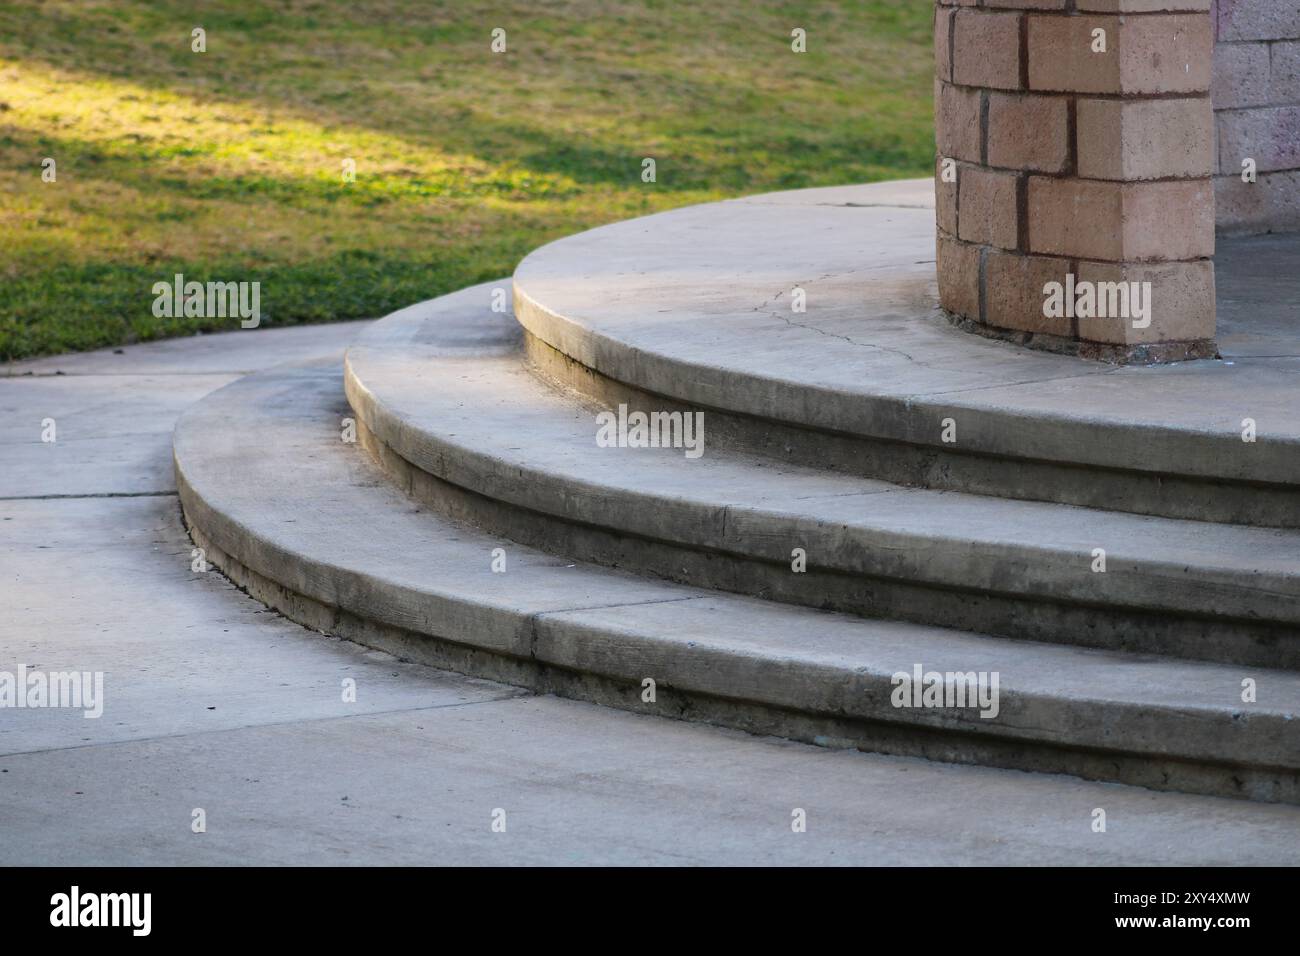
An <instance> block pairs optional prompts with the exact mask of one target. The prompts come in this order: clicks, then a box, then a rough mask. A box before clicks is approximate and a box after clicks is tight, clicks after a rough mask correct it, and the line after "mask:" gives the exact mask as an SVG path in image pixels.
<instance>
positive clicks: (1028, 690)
mask: <svg viewBox="0 0 1300 956" xmlns="http://www.w3.org/2000/svg"><path fill="white" fill-rule="evenodd" d="M348 414H349V410H348V408H347V406H346V404H344V402H343V398H342V394H341V382H340V375H339V371H338V369H337V368H336V367H333V366H328V365H325V366H310V367H298V368H291V369H280V370H275V371H271V372H264V373H259V374H256V375H252V376H249V377H247V378H245V379H242V380H240V381H238V382H235V383H233V384H231V385H228V386H226V387H225V388H223V389H221V390H220V391H218V392H216V393H213V394H212V395H211V396H210V397H209V398H208V399H206V400H205V401H203V402H201V403H199V404H198V405H196V406H194V407H193V408H191V409H190V410H189V411H188V412H186V413H185V415H184V416H183V417H182V418H181V420H180V421H179V423H178V425H177V429H176V436H175V464H176V470H177V483H178V487H179V489H180V495H181V501H182V505H183V507H184V509H185V512H186V516H187V520H188V521H189V523H190V524H191V526H192V528H194V529H195V531H196V532H197V533H198V534H200V535H201V537H202V539H203V540H207V541H211V542H212V543H213V545H214V549H215V553H216V554H217V555H224V556H228V557H229V558H230V559H233V561H234V562H237V563H238V564H239V565H240V566H242V567H243V568H246V569H250V570H252V571H253V572H255V573H256V574H260V575H263V576H265V578H267V579H268V580H270V581H272V582H274V584H275V585H276V586H278V587H280V588H283V589H285V590H286V591H288V592H291V593H292V594H295V595H301V596H303V597H305V598H307V599H309V600H311V601H313V602H317V603H319V604H320V605H323V606H326V607H329V608H333V609H335V610H337V611H342V612H346V613H348V614H351V615H355V616H357V617H359V618H362V619H365V620H368V621H373V622H377V623H379V624H382V625H385V626H388V627H393V628H398V629H401V630H403V631H404V632H408V633H411V634H414V635H416V636H417V637H425V638H428V639H437V640H444V641H450V642H453V643H456V644H458V645H463V646H472V647H475V648H477V649H480V650H482V651H486V652H488V653H490V654H492V655H501V656H505V657H510V658H515V659H519V660H525V661H530V662H533V663H535V664H539V665H545V666H548V667H554V668H560V669H563V670H565V671H569V672H578V673H587V674H596V675H601V676H604V677H608V678H611V679H614V680H616V681H620V682H623V683H625V684H626V686H627V691H626V693H627V696H628V706H629V709H637V707H638V705H637V704H636V703H635V701H636V700H637V699H639V694H640V688H641V681H642V679H643V677H645V676H646V675H649V674H653V675H655V676H656V678H657V679H658V680H659V681H660V682H661V683H662V684H663V685H664V686H666V687H674V688H678V689H681V690H682V691H683V692H689V693H695V694H700V695H705V696H708V697H719V698H731V699H739V700H744V701H749V702H754V703H757V704H760V705H763V706H766V707H771V708H777V709H780V710H782V711H805V712H812V713H822V714H830V715H835V716H836V717H837V718H838V719H859V720H866V721H877V722H886V723H893V724H907V725H911V726H915V727H918V728H920V727H923V728H927V729H929V730H935V731H943V732H954V733H956V734H957V735H958V736H959V737H960V736H961V735H969V736H971V737H974V738H993V737H999V738H1003V739H1008V740H1011V741H1015V742H1016V746H1017V747H1018V748H1023V747H1030V746H1033V745H1041V746H1046V747H1058V748H1059V747H1065V748H1072V749H1073V748H1083V749H1087V750H1090V751H1098V752H1101V753H1103V754H1116V753H1122V754H1137V755H1142V757H1143V759H1148V758H1149V759H1157V758H1158V759H1161V760H1163V759H1165V758H1169V759H1173V760H1177V761H1192V762H1197V761H1201V762H1206V763H1208V764H1213V765H1216V766H1222V767H1229V766H1230V767H1232V768H1237V769H1234V770H1233V771H1232V773H1236V774H1238V775H1240V774H1241V771H1240V768H1243V767H1245V768H1252V767H1253V768H1261V767H1263V768H1268V767H1273V768H1284V770H1285V772H1286V773H1287V774H1292V771H1294V769H1295V768H1297V767H1300V723H1298V722H1297V721H1296V720H1295V719H1294V716H1295V714H1296V713H1300V675H1296V674H1293V673H1288V672H1283V671H1269V672H1262V673H1258V674H1256V675H1255V676H1257V677H1258V680H1259V685H1260V691H1259V697H1258V699H1259V701H1260V703H1258V704H1250V705H1242V704H1241V702H1240V696H1239V694H1240V681H1241V677H1242V672H1241V669H1240V668H1234V667H1225V666H1220V665H1214V664H1207V663H1194V662H1186V661H1177V660H1170V659H1162V658H1143V657H1138V656H1134V655H1124V654H1115V653H1108V652H1102V651H1093V650H1083V649H1078V648H1068V647H1060V646H1054V645H1049V644H1034V643H1029V642H1022V641H1008V640H1001V639H997V638H991V637H986V636H982V635H975V634H968V633H962V632H957V631H951V630H945V629H940V628H932V627H922V626H917V625H912V624H906V623H899V622H882V621H869V620H862V619H859V618H854V617H849V616H844V615H837V614H830V613H825V612H817V611H812V610H807V609H801V608H796V607H789V606H783V605H779V604H773V603H769V602H763V601H758V600H753V599H748V598H741V597H732V596H728V595H720V594H715V593H712V592H708V591H701V590H697V589H692V588H686V587H681V586H677V585H671V584H666V583H661V582H658V581H649V580H645V579H641V578H637V577H634V576H631V575H628V574H625V573H621V572H617V571H611V570H606V569H600V568H593V567H589V566H585V565H580V564H575V563H572V562H569V561H565V560H563V559H560V558H557V557H555V556H552V555H547V554H543V553H540V552H536V551H533V550H530V549H528V548H523V547H520V546H517V545H514V544H513V543H511V542H509V541H504V540H502V539H500V538H496V537H493V536H489V535H485V534H483V533H481V532H478V531H475V530H473V529H471V528H468V527H465V526H462V525H459V524H456V523H453V522H451V521H448V520H446V519H444V518H442V517H440V516H438V515H435V514H431V513H429V512H428V511H427V510H426V509H423V508H421V507H419V506H418V505H417V504H416V503H415V502H414V501H412V500H411V499H409V498H407V497H406V496H404V495H403V494H401V493H400V492H399V491H398V490H397V489H396V488H395V487H392V486H390V485H389V484H388V483H387V481H386V480H385V478H384V476H383V474H382V472H381V471H380V470H379V469H378V468H377V467H376V466H375V465H374V463H373V462H372V461H371V460H370V459H369V457H368V456H367V455H366V453H365V451H364V450H363V449H362V448H360V447H358V446H357V445H355V444H349V443H346V442H344V441H341V440H340V422H341V420H342V419H343V418H345V417H347V415H348ZM250 436H256V440H255V441H254V440H250ZM498 547H504V548H505V549H506V553H507V555H508V562H509V564H508V570H507V573H504V574H497V573H493V572H492V570H491V567H490V565H491V561H492V552H493V549H494V548H498ZM217 560H218V562H220V560H221V558H220V557H217ZM916 663H920V664H922V665H923V666H924V668H925V669H926V670H939V671H947V670H962V671H965V670H976V671H979V670H995V669H996V670H998V671H999V672H1000V675H1001V678H1000V680H1001V706H1000V714H999V716H998V717H997V718H996V719H991V720H989V719H983V718H980V717H979V716H978V713H976V712H975V711H974V710H971V709H966V710H963V709H942V708H941V709H911V708H902V709H899V708H894V707H893V706H891V705H890V703H889V694H890V690H891V684H890V676H891V675H892V674H893V673H894V672H896V671H910V670H911V669H912V667H913V665H914V664H916ZM957 759H959V758H957ZM1107 759H1111V758H1107ZM1225 772H1227V771H1225ZM1292 775H1293V774H1292ZM1289 779H1290V777H1288V780H1289ZM1260 786H1262V787H1263V788H1264V790H1266V791H1268V793H1274V791H1273V790H1271V789H1269V786H1268V785H1263V784H1261V785H1260ZM1288 787H1290V789H1287V788H1288ZM1293 790H1294V783H1293V782H1292V783H1289V784H1286V785H1285V786H1283V787H1282V789H1281V791H1280V792H1283V793H1286V794H1290V793H1292V791H1293ZM1253 795H1259V794H1258V793H1255V794H1253ZM1264 798H1265V799H1275V798H1277V797H1276V795H1274V796H1269V795H1268V794H1265V795H1264ZM1282 798H1283V799H1290V798H1289V797H1285V796H1284V797H1282Z"/></svg>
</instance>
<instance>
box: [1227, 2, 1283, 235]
mask: <svg viewBox="0 0 1300 956" xmlns="http://www.w3.org/2000/svg"><path fill="white" fill-rule="evenodd" d="M1212 21H1213V23H1214V27H1215V38H1216V42H1215V44H1214V82H1213V86H1212V94H1211V95H1212V99H1213V101H1214V122H1215V135H1216V143H1217V146H1216V150H1215V156H1214V164H1215V168H1214V171H1215V174H1216V175H1215V180H1214V190H1215V196H1216V201H1217V207H1218V227H1219V231H1220V232H1225V233H1232V234H1250V233H1260V232H1274V231H1288V230H1298V229H1300V0H1217V3H1215V5H1214V9H1213V13H1212ZM1247 159H1249V160H1253V161H1254V165H1255V181H1254V182H1247V181H1245V180H1244V179H1243V172H1244V169H1243V161H1244V160H1247Z"/></svg>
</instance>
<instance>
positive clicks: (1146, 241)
mask: <svg viewBox="0 0 1300 956" xmlns="http://www.w3.org/2000/svg"><path fill="white" fill-rule="evenodd" d="M1028 206H1029V208H1028V221H1029V242H1030V250H1031V251H1032V252H1038V253H1046V254H1049V255H1059V256H1078V257H1081V258H1086V259H1105V260H1109V261H1112V262H1120V261H1138V260H1165V259H1168V260H1172V259H1198V258H1201V257H1204V256H1210V255H1213V254H1214V196H1213V192H1212V188H1211V186H1210V181H1209V180H1208V179H1189V180H1174V181H1168V182H1155V183H1119V182H1102V181H1098V180H1091V179H1054V178H1048V177H1044V176H1031V177H1030V179H1029V188H1028Z"/></svg>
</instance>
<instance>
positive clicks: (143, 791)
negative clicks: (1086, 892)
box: [0, 324, 1300, 864]
mask: <svg viewBox="0 0 1300 956" xmlns="http://www.w3.org/2000/svg"><path fill="white" fill-rule="evenodd" d="M357 329H358V326H357V325H356V324H349V325H334V326H323V327H307V328H295V329H286V330H267V331H250V332H235V333H231V334H228V335H222V336H206V337H201V338H188V339H180V340H174V341H170V342H165V343H158V344H151V345H144V346H135V347H129V348H126V349H123V350H120V351H119V352H113V351H106V352H98V353H91V354H86V355H78V356H66V357H61V358H55V359H45V360H40V361H36V362H30V363H24V364H20V365H14V366H10V367H7V368H6V369H4V370H3V373H2V374H3V375H5V376H6V377H0V412H2V413H3V414H2V415H0V589H2V593H3V597H4V606H5V613H4V614H3V615H0V671H9V672H14V673H17V672H18V671H19V670H20V669H21V668H22V667H24V666H26V667H28V668H30V669H32V670H43V671H59V670H79V671H96V670H102V671H104V672H105V688H104V689H105V706H104V713H103V716H102V717H100V718H99V719H96V720H87V719H84V718H83V717H82V716H81V712H80V711H74V710H58V709H3V710H0V863H2V864H19V863H25V864H145V863H152V864H188V863H231V864H235V863H264V864H271V863H310V864H336V863H424V864H474V863H495V864H512V863H627V864H640V863H652V864H674V863H720V864H729V863H759V864H764V863H789V864H801V863H802V864H836V863H860V864H976V863H983V864H997V863H1009V864H1028V863H1068V864H1108V863H1110V864H1114V863H1123V864H1140V863H1213V864H1256V863H1270V864H1286V863H1295V862H1297V860H1300V809H1298V808H1295V807H1287V806H1278V805H1263V804H1252V803H1245V802H1239V801H1231V800H1223V799H1216V798H1207V797H1193V796H1184V795H1179V794H1168V793H1155V792H1151V791H1146V790H1141V789H1136V788H1129V787H1123V786H1116V785H1106V784H1095V783H1087V782H1083V781H1079V780H1076V779H1073V778H1068V777H1054V776H1047V775H1038V774H1025V773H1018V772H1012V771H999V770H988V769H982V768H976V767H958V766H951V765H944V764H937V763H929V762H925V761H921V760H913V759H906V758H892V757H880V756H875V755H867V754H858V753H852V752H846V751H830V750H821V749H818V748H814V747H809V746H804V745H799V744H792V743H788V742H784V741H780V740H774V739H767V738H759V737H751V736H747V735H745V734H742V733H737V732H731V731H722V730H716V729H713V728H709V727H704V726H699V725H694V724H685V723H677V722H672V721H666V720H661V719H657V718H652V717H643V716H636V715H633V714H628V713H623V712H619V711H613V710H607V709H603V708H600V707H596V706H592V705H587V704H582V703H576V702H573V701H568V700H561V699H557V698H553V697H539V696H535V695H531V694H528V693H526V692H523V691H520V690H518V689H516V688H511V687H507V686H504V685H500V684H493V683H489V682H485V681H478V680H470V679H467V678H464V677H460V676H458V675H455V674H448V673H443V672H439V671H433V670H430V669H427V668H423V667H420V666H417V665H412V664H404V663H401V662H399V661H397V660H395V659H394V658H391V657H389V656H387V655H384V654H380V653H376V652H371V651H367V650H365V649H363V648H360V647H358V646H356V645H352V644H348V643H346V642H341V641H337V640H332V639H329V638H325V637H322V636H321V635H319V634H316V633H313V632H310V631H307V630H304V629H303V628H300V627H298V626H297V625H293V624H290V623H288V622H286V621H285V620H283V619H282V618H280V617H279V616H278V615H276V614H274V613H272V612H270V611H267V610H266V609H265V608H264V607H263V606H262V605H260V604H258V603H257V602H255V601H253V600H252V599H251V598H249V597H247V596H245V595H244V594H242V593H240V592H239V591H238V590H236V589H235V588H234V587H233V586H232V585H230V584H229V583H228V582H227V581H226V580H225V579H223V578H222V577H221V576H220V575H219V574H217V573H216V572H210V573H203V574H198V573H194V572H193V571H191V569H190V549H191V547H192V545H191V543H190V541H189V539H188V538H187V536H186V534H185V532H184V530H183V528H182V527H181V524H180V518H179V510H178V506H177V501H176V497H175V485H174V481H173V478H172V474H171V464H170V442H171V428H172V425H173V423H174V421H175V419H176V417H177V415H178V414H179V413H180V412H181V411H182V410H183V409H184V408H185V407H187V406H188V405H189V404H190V403H192V402H196V401H201V400H202V398H203V396H204V395H205V394H206V393H208V392H210V391H211V390H213V389H215V388H218V387H220V386H221V385H223V384H225V383H226V382H228V381H231V380H233V379H234V378H236V377H238V376H239V375H241V374H243V373H246V372H250V371H254V370H257V369H259V368H264V367H267V366H270V365H275V364H279V363H282V362H291V361H294V362H296V361H305V360H312V359H320V358H330V357H338V356H340V355H341V352H342V349H343V347H344V346H345V345H346V344H347V343H348V342H350V341H351V339H352V338H353V337H354V336H355V334H356V332H357ZM47 418H52V419H54V421H55V426H56V428H57V441H55V442H53V443H47V442H42V441H41V431H42V421H43V420H44V419H47ZM348 678H351V679H353V680H355V682H356V688H357V693H356V701H355V702H354V703H345V702H344V701H343V700H342V696H343V695H342V694H341V691H340V688H341V686H342V682H343V681H344V680H346V679H348ZM196 808H201V809H202V810H203V811H204V812H205V815H206V832H204V833H194V832H192V829H191V821H192V814H193V811H194V810H195V809H196ZM795 808H801V809H803V810H804V811H806V814H807V831H806V832H803V833H796V832H792V828H791V820H792V811H793V810H794V809H795ZM1096 808H1101V809H1104V810H1105V812H1106V824H1107V827H1106V832H1105V833H1096V832H1093V829H1092V822H1093V818H1094V816H1093V811H1094V809H1096ZM498 809H501V810H504V811H505V820H506V830H505V832H504V833H499V832H493V829H492V822H493V814H494V811H496V810H498Z"/></svg>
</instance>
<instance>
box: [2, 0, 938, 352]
mask: <svg viewBox="0 0 1300 956" xmlns="http://www.w3.org/2000/svg"><path fill="white" fill-rule="evenodd" d="M930 21H931V10H930V8H929V5H928V4H922V3H918V2H916V0H857V2H854V3H849V4H826V5H820V6H816V7H812V8H809V7H806V6H804V5H796V4H787V3H785V2H781V0H744V2H741V0H734V2H724V3H720V4H707V5H705V4H687V3H678V2H670V0H550V2H548V3H546V4H545V5H538V4H537V3H535V2H534V0H275V2H274V3H271V2H268V0H212V2H210V3H205V4H203V6H202V11H201V13H199V12H197V11H196V10H195V8H194V6H193V4H191V3H188V2H185V0H8V2H6V3H4V4H0V359H12V358H19V357H25V356H29V355H36V354H41V353H46V352H57V351H61V350H67V349H84V348H92V347H97V346H104V345H113V344H118V343H121V342H129V341H137V340H142V339H148V338H156V337H159V336H163V335H177V334H184V333H187V332H195V331H201V330H208V329H214V328H221V327H229V326H228V325H227V326H222V325H221V320H193V319H179V320H159V319H156V318H154V317H153V316H152V314H151V308H150V307H151V304H152V299H153V297H152V295H151V293H150V289H151V287H152V284H153V283H154V282H156V281H158V280H159V279H166V278H169V277H170V275H171V274H172V273H173V272H183V273H185V274H186V275H187V276H188V277H190V278H194V279H198V280H200V281H204V280H207V279H219V280H239V281H245V280H247V281H254V280H256V281H260V282H261V283H262V300H261V301H262V308H263V311H264V313H265V318H264V324H287V323H293V322H302V321H322V320H328V319H345V318H357V317H364V316H376V315H382V314H384V313H385V312H388V311H391V310H392V309H395V308H398V307H400V306H402V305H406V304H409V303H410V302H413V301H418V300H420V299H425V298H429V297H431V296H435V295H439V294H442V293H444V292H448V291H451V290H452V289H455V288H459V287H462V286H465V285H469V284H472V283H474V282H479V281H484V280H488V279H495V278H500V277H504V276H507V275H509V273H510V272H511V270H512V269H513V268H514V266H515V264H516V263H517V262H518V260H519V259H520V258H521V257H522V256H523V255H525V254H526V253H527V252H528V251H530V250H531V249H533V248H535V247H536V246H538V245H540V244H542V243H544V242H547V241H549V240H551V239H554V238H557V237H558V236H561V235H564V234H568V233H572V232H577V231H579V230H582V229H586V228H590V227H592V226H596V225H600V224H601V223H604V222H609V221H612V220H616V219H624V218H628V217H631V216H638V215H644V214H647V213H652V212H657V211H660V210H663V209H667V208H671V207H674V206H680V205H684V204H688V203H692V202H704V201H709V200H714V199H720V198H726V197H729V196H735V195H741V194H747V193H756V192H764V191H768V190H774V189H789V188H799V187H804V186H819V185H832V184H835V183H844V182H857V181H870V180H878V179H888V178H896V177H899V176H909V175H910V176H920V175H927V174H928V173H929V172H930V170H931V168H932V163H933V130H932V107H931V102H930V100H931V95H932V94H931V89H932V80H931V74H932V60H931V34H930V30H931V23H930ZM199 24H201V25H203V26H204V28H205V29H206V30H207V31H208V52H206V53H203V54H195V53H193V52H192V51H191V50H190V45H189V39H190V37H189V31H190V29H191V28H192V27H193V26H195V25H199ZM497 24H503V25H505V26H507V27H508V32H509V52H508V54H507V55H504V56H497V55H494V54H492V53H491V52H490V51H489V48H488V42H489V39H490V28H491V27H492V26H494V25H497ZM795 25H800V26H806V27H807V28H808V31H809V32H808V35H809V46H808V53H807V54H806V55H794V54H792V53H791V52H790V50H789V32H790V29H791V27H792V26H795ZM46 156H50V157H54V158H55V160H56V161H57V163H58V181H57V183H44V182H42V181H41V176H40V164H41V160H42V158H44V157H46ZM646 156H653V157H655V158H656V161H657V163H658V175H659V179H658V182H657V183H655V184H653V185H647V184H645V183H642V182H641V180H640V172H641V160H642V158H643V157H646ZM345 159H351V160H354V161H355V162H356V180H355V182H345V181H344V177H343V175H342V173H343V161H344V160H345Z"/></svg>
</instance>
